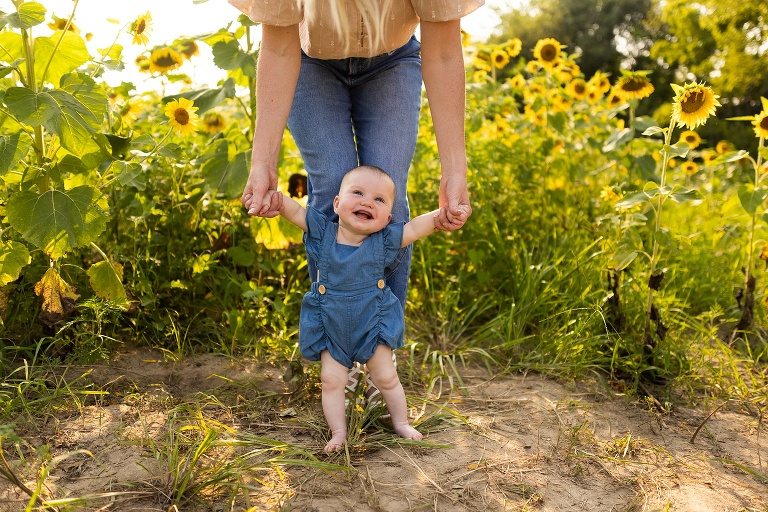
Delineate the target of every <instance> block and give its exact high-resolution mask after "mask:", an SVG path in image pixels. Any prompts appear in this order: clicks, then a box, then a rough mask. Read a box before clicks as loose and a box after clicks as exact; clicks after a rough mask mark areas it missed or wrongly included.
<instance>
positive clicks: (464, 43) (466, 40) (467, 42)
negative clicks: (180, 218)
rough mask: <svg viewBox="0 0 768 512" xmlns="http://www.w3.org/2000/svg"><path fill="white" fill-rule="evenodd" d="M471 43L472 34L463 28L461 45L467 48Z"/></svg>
mask: <svg viewBox="0 0 768 512" xmlns="http://www.w3.org/2000/svg"><path fill="white" fill-rule="evenodd" d="M470 44H472V36H470V35H469V32H467V31H466V30H464V29H461V46H463V47H464V48H466V47H467V46H469V45H470Z"/></svg>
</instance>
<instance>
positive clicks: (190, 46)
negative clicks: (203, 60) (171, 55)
mask: <svg viewBox="0 0 768 512" xmlns="http://www.w3.org/2000/svg"><path fill="white" fill-rule="evenodd" d="M177 51H178V52H179V53H180V54H181V55H183V56H184V58H185V59H191V58H192V57H194V56H195V55H200V48H199V47H198V46H197V43H196V42H195V41H194V40H192V39H188V40H186V41H182V42H181V43H179V47H178V50H177Z"/></svg>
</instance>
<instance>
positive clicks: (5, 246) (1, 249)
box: [0, 242, 32, 286]
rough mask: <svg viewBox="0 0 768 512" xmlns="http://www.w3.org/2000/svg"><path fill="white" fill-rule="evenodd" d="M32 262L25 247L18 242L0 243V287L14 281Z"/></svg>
mask: <svg viewBox="0 0 768 512" xmlns="http://www.w3.org/2000/svg"><path fill="white" fill-rule="evenodd" d="M31 261H32V258H31V257H30V255H29V251H28V250H27V247H26V246H25V245H24V244H22V243H19V242H4V243H0V286H5V285H7V284H8V283H10V282H12V281H15V280H16V279H18V278H19V274H21V269H22V268H24V267H25V266H26V265H29V263H30V262H31Z"/></svg>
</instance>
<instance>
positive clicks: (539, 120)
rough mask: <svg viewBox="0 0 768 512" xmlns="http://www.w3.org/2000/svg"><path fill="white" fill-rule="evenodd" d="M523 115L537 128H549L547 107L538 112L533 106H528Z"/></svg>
mask: <svg viewBox="0 0 768 512" xmlns="http://www.w3.org/2000/svg"><path fill="white" fill-rule="evenodd" d="M523 115H524V116H525V118H526V119H527V120H529V121H530V122H532V123H533V124H535V125H536V126H547V109H546V107H541V108H539V109H538V110H536V109H534V108H533V107H532V106H531V105H526V106H525V107H524V108H523Z"/></svg>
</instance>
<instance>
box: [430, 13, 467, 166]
mask: <svg viewBox="0 0 768 512" xmlns="http://www.w3.org/2000/svg"><path fill="white" fill-rule="evenodd" d="M421 56H422V76H423V79H424V85H425V86H426V89H427V98H428V99H429V109H430V112H431V113H432V123H433V125H434V129H435V138H436V140H437V149H438V153H439V155H440V166H441V168H442V172H443V176H446V175H454V176H455V175H457V174H458V175H461V176H463V175H466V172H467V156H466V147H465V144H466V142H465V139H464V112H465V106H466V102H465V79H464V72H465V71H464V55H463V49H462V46H461V24H460V21H459V20H453V21H446V22H439V23H429V22H422V23H421Z"/></svg>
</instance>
